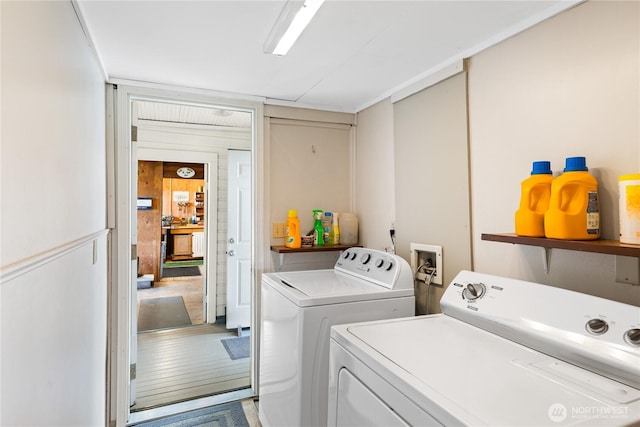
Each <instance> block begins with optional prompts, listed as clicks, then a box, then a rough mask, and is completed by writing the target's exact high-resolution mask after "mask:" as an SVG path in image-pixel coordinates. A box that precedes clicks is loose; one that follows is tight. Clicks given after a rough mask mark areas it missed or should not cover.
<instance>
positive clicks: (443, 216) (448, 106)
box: [393, 73, 471, 314]
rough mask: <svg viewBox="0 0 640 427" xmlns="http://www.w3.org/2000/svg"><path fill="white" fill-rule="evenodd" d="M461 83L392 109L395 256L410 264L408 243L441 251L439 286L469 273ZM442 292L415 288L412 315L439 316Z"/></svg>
mask: <svg viewBox="0 0 640 427" xmlns="http://www.w3.org/2000/svg"><path fill="white" fill-rule="evenodd" d="M466 77H467V76H466V74H465V73H461V74H458V75H456V76H454V77H451V78H449V79H447V80H445V81H443V82H442V83H440V84H438V85H436V86H433V87H430V88H428V89H425V90H423V91H421V92H419V93H416V94H414V95H412V96H410V97H409V98H406V99H404V100H402V101H400V102H397V103H396V104H394V106H393V126H394V144H395V150H394V152H395V170H396V174H395V183H396V235H397V248H396V252H397V254H398V255H400V256H402V257H403V258H405V259H407V260H408V261H410V260H409V249H410V243H422V244H428V245H437V246H442V260H443V268H442V269H441V270H442V271H440V272H439V274H441V277H442V281H443V284H448V283H449V282H450V281H451V280H452V279H453V278H454V277H455V275H456V274H457V273H458V272H459V271H460V270H463V269H467V270H468V269H470V268H471V240H470V219H469V174H468V170H469V166H468V145H467V140H468V138H467V105H466V104H467V96H466V95H467V92H466V89H467V80H466ZM443 290H444V287H440V286H432V287H431V288H430V289H429V291H428V292H427V288H426V285H425V284H424V283H422V282H418V283H417V284H416V313H418V314H426V313H434V312H438V311H440V305H439V304H438V301H440V298H441V297H442V293H443Z"/></svg>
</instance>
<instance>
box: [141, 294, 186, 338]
mask: <svg viewBox="0 0 640 427" xmlns="http://www.w3.org/2000/svg"><path fill="white" fill-rule="evenodd" d="M183 326H191V318H190V317H189V313H188V312H187V308H186V307H185V306H184V300H183V299H182V297H181V296H177V297H165V298H150V299H143V300H142V301H140V310H139V312H138V332H145V331H155V330H158V329H169V328H180V327H183Z"/></svg>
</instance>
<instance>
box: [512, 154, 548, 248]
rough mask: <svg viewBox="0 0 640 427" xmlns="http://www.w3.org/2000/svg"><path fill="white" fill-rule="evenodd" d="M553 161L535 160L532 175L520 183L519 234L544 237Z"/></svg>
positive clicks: (517, 223)
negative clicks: (545, 214)
mask: <svg viewBox="0 0 640 427" xmlns="http://www.w3.org/2000/svg"><path fill="white" fill-rule="evenodd" d="M551 181H553V174H552V172H551V162H547V161H541V162H533V170H532V171H531V176H530V177H529V178H527V179H525V180H524V181H522V183H521V184H520V207H519V208H518V210H517V211H516V234H517V235H518V236H529V237H544V235H545V234H544V213H545V212H546V211H547V209H548V207H549V199H550V198H551Z"/></svg>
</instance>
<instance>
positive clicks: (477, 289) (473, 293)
mask: <svg viewBox="0 0 640 427" xmlns="http://www.w3.org/2000/svg"><path fill="white" fill-rule="evenodd" d="M486 290H487V288H486V287H485V286H484V284H483V283H469V284H468V285H467V286H465V288H464V290H463V291H462V296H463V297H464V299H466V300H468V301H474V300H477V299H478V298H482V297H483V296H484V293H485V292H486Z"/></svg>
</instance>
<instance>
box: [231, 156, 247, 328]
mask: <svg viewBox="0 0 640 427" xmlns="http://www.w3.org/2000/svg"><path fill="white" fill-rule="evenodd" d="M251 175H252V174H251V152H250V151H239V150H229V176H228V178H229V187H228V188H229V202H228V208H227V214H228V217H227V218H228V227H229V228H228V232H227V313H226V315H227V329H234V328H246V327H249V325H250V321H251V200H252V198H251Z"/></svg>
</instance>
